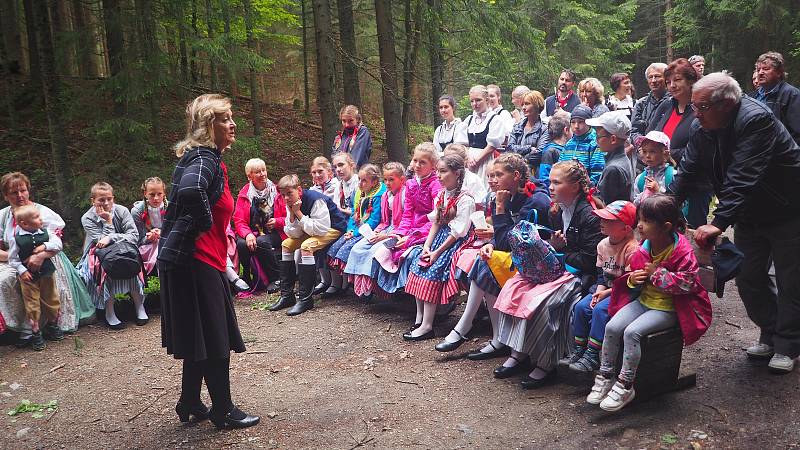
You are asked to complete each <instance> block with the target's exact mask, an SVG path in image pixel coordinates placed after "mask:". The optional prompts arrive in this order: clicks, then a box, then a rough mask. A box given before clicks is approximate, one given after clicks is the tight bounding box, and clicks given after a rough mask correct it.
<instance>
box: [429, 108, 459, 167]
mask: <svg viewBox="0 0 800 450" xmlns="http://www.w3.org/2000/svg"><path fill="white" fill-rule="evenodd" d="M455 114H456V100H455V99H454V98H453V96H452V95H443V96H441V97H439V115H440V116H441V117H442V120H443V122H442V124H441V125H439V126H438V127H436V131H434V132H433V145H435V146H436V151H437V152H438V153H439V157H441V156H442V154H443V153H444V149H445V147H447V146H448V145H449V144H452V143H453V139H454V138H455V135H456V128H457V127H458V124H460V123H461V119H459V118H458V117H456V115H455Z"/></svg>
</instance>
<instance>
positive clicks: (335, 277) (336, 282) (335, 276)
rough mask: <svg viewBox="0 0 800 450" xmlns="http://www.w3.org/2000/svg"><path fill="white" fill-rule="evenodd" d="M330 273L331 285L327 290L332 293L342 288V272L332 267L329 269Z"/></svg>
mask: <svg viewBox="0 0 800 450" xmlns="http://www.w3.org/2000/svg"><path fill="white" fill-rule="evenodd" d="M328 273H329V274H330V277H331V286H330V287H329V288H328V290H327V291H325V292H327V293H329V294H332V293H334V292H336V291H338V290H339V289H341V288H342V274H340V273H338V272H336V271H335V270H330V269H328Z"/></svg>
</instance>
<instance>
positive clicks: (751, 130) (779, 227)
mask: <svg viewBox="0 0 800 450" xmlns="http://www.w3.org/2000/svg"><path fill="white" fill-rule="evenodd" d="M692 108H693V109H694V110H695V114H696V116H697V120H696V121H695V123H694V124H693V127H694V128H695V131H694V134H693V135H692V137H691V138H690V140H689V145H688V147H687V149H686V153H685V154H684V156H683V159H682V160H681V162H680V165H679V169H678V175H677V176H676V177H675V181H674V182H673V184H672V185H671V187H670V190H671V191H672V192H673V193H674V194H676V195H677V197H678V199H679V200H682V199H683V198H685V197H686V195H687V194H688V193H689V191H690V190H691V189H692V186H694V185H696V181H697V180H698V179H700V178H702V177H708V178H710V181H711V184H712V185H713V187H714V191H715V192H716V194H717V197H718V198H719V206H718V207H717V209H716V210H715V211H714V220H713V221H712V222H711V224H709V225H703V226H701V227H699V228H698V229H697V231H696V233H695V238H696V239H697V240H698V242H700V243H701V245H702V244H704V243H707V242H709V241H712V240H713V239H714V238H716V237H717V236H719V235H720V234H721V233H722V232H723V231H724V230H725V229H726V228H728V227H729V226H734V239H735V241H736V245H737V246H738V247H739V249H741V251H742V252H743V253H744V256H745V258H744V262H743V263H742V266H741V272H740V273H739V275H738V276H737V277H736V284H737V286H738V288H739V295H740V296H741V298H742V302H744V305H745V308H746V309H747V314H748V316H750V319H751V320H752V321H753V322H754V323H755V324H756V325H758V326H759V327H760V328H761V336H760V338H759V342H758V343H757V344H755V345H753V346H751V347H749V348H748V349H747V354H748V356H750V357H752V358H765V359H766V358H771V359H770V362H769V368H770V370H771V371H772V372H774V373H788V372H791V371H792V369H793V368H794V363H795V359H796V358H797V356H798V355H800V196H797V195H796V194H795V190H796V188H797V180H799V179H800V147H798V145H797V143H796V142H795V141H794V139H792V136H791V135H790V134H789V132H788V131H787V130H786V127H784V126H783V124H782V123H781V122H780V121H779V120H778V119H776V118H775V115H774V114H773V113H772V111H770V109H769V108H767V107H766V106H765V105H764V104H763V103H760V102H758V101H756V100H754V99H752V98H750V97H742V91H741V88H740V87H739V84H738V83H737V82H736V80H734V79H733V78H732V77H730V76H729V75H728V74H726V73H722V72H717V73H713V74H709V75H706V76H705V77H703V78H702V79H701V80H700V81H698V82H697V83H696V84H695V85H694V87H693V91H692ZM772 261H774V263H775V275H776V278H777V281H778V285H777V289H776V287H775V285H774V283H773V282H772V280H771V278H770V277H769V276H768V270H769V268H770V263H771V262H772Z"/></svg>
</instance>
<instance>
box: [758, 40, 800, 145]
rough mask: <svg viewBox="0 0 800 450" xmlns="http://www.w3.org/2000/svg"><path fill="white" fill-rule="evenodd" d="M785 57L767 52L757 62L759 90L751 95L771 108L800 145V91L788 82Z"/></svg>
mask: <svg viewBox="0 0 800 450" xmlns="http://www.w3.org/2000/svg"><path fill="white" fill-rule="evenodd" d="M783 65H784V60H783V55H781V54H780V53H778V52H767V53H764V54H763V55H761V56H759V57H758V60H757V61H756V77H757V80H758V90H757V91H755V92H753V93H752V94H750V95H751V96H752V97H753V98H755V99H756V100H759V101H761V102H763V103H764V104H765V105H767V106H769V109H771V110H772V112H773V113H774V114H775V117H777V118H778V120H780V121H781V123H783V125H784V126H785V127H786V129H787V130H789V133H790V134H791V135H792V138H794V141H795V142H797V143H798V144H800V89H797V88H796V87H794V86H792V85H791V84H789V83H787V82H786V72H785V70H784V67H783Z"/></svg>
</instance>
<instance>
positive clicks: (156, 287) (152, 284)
mask: <svg viewBox="0 0 800 450" xmlns="http://www.w3.org/2000/svg"><path fill="white" fill-rule="evenodd" d="M160 292H161V281H160V280H159V278H158V277H155V276H153V277H149V278H148V279H147V286H145V287H144V295H151V294H158V293H160Z"/></svg>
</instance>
